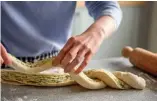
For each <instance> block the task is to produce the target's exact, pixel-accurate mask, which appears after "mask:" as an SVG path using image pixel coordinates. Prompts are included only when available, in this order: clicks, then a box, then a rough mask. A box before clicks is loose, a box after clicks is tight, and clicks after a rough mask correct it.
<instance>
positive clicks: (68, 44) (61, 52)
mask: <svg viewBox="0 0 157 101" xmlns="http://www.w3.org/2000/svg"><path fill="white" fill-rule="evenodd" d="M72 46H73V38H70V39H69V40H68V42H67V43H66V44H65V46H64V47H63V48H62V50H61V51H60V52H59V54H58V56H56V58H55V60H54V62H53V65H58V64H61V60H62V58H63V57H64V56H65V53H66V52H67V51H69V49H70V48H71V47H72Z"/></svg>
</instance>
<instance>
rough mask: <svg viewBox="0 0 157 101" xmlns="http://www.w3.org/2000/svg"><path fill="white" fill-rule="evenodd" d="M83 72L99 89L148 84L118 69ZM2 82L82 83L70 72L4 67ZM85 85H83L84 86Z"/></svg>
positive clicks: (35, 83)
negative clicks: (43, 71) (20, 70)
mask: <svg viewBox="0 0 157 101" xmlns="http://www.w3.org/2000/svg"><path fill="white" fill-rule="evenodd" d="M82 73H83V74H84V75H85V77H86V76H87V78H83V79H84V80H90V81H91V82H90V83H92V82H96V84H97V85H95V86H96V87H95V88H91V89H98V87H97V86H99V89H100V88H105V87H106V86H109V87H111V88H116V89H130V88H135V89H144V88H145V86H146V83H145V80H144V79H143V78H141V77H138V76H137V75H134V74H132V73H129V72H120V71H116V72H113V73H111V72H108V71H105V70H104V69H92V70H88V71H84V72H82ZM81 75H82V74H81ZM84 75H83V76H84ZM75 79H76V78H75ZM1 82H2V83H9V84H16V85H17V84H18V85H33V86H68V85H72V84H77V83H78V84H80V85H82V81H81V80H80V78H79V79H77V81H74V80H73V79H72V76H71V75H70V74H68V73H62V74H60V73H53V74H50V73H49V74H45V73H22V72H18V71H15V70H4V69H2V70H1ZM85 84H86V83H85ZM85 84H84V85H85ZM84 85H82V86H83V87H84ZM88 86H90V85H88ZM88 88H89V87H88Z"/></svg>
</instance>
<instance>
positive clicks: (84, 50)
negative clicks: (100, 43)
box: [64, 46, 88, 72]
mask: <svg viewBox="0 0 157 101" xmlns="http://www.w3.org/2000/svg"><path fill="white" fill-rule="evenodd" d="M87 52H88V49H87V48H84V46H83V47H82V48H81V49H80V50H79V52H78V54H77V56H76V58H75V59H74V60H73V61H72V63H71V64H68V66H67V67H66V68H65V69H64V70H65V72H71V70H73V69H74V68H75V67H76V66H77V65H78V64H79V63H80V62H82V60H83V59H84V57H85V54H86V53H87Z"/></svg>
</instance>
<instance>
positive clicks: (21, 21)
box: [1, 1, 76, 57]
mask: <svg viewBox="0 0 157 101" xmlns="http://www.w3.org/2000/svg"><path fill="white" fill-rule="evenodd" d="M1 7H2V8H1V10H2V11H1V35H2V42H3V44H4V46H5V47H6V49H7V51H8V52H9V53H11V54H13V55H15V56H18V57H23V56H27V57H29V56H37V55H40V54H43V53H47V52H51V51H58V50H60V49H61V48H62V47H63V45H64V44H65V43H66V41H67V40H68V38H69V37H70V34H71V31H70V29H71V24H72V18H73V15H74V12H75V7H76V2H72V1H70V2H59V1H57V2H54V1H50V2H29V1H27V2H2V6H1Z"/></svg>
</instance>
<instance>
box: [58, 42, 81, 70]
mask: <svg viewBox="0 0 157 101" xmlns="http://www.w3.org/2000/svg"><path fill="white" fill-rule="evenodd" d="M80 47H81V45H80V43H79V42H77V43H75V45H74V46H73V47H72V49H70V50H69V52H67V54H66V55H65V57H64V58H63V60H62V61H61V64H62V65H63V66H64V67H66V66H67V65H68V64H69V63H70V62H71V61H72V60H73V59H74V58H75V57H76V55H77V52H78V51H79V49H80Z"/></svg>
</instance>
